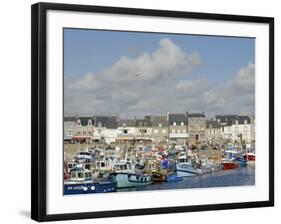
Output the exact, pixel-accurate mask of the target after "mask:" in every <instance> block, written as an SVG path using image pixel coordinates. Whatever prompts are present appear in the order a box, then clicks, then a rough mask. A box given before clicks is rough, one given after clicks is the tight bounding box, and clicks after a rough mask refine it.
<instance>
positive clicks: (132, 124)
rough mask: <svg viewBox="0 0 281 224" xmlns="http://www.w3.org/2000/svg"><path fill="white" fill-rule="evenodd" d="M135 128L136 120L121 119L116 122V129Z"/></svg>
mask: <svg viewBox="0 0 281 224" xmlns="http://www.w3.org/2000/svg"><path fill="white" fill-rule="evenodd" d="M123 126H126V127H135V126H136V120H135V119H122V120H119V121H118V127H123Z"/></svg>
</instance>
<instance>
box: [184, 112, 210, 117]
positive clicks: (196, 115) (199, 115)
mask: <svg viewBox="0 0 281 224" xmlns="http://www.w3.org/2000/svg"><path fill="white" fill-rule="evenodd" d="M187 116H188V117H206V115H205V114H203V113H188V115H187Z"/></svg>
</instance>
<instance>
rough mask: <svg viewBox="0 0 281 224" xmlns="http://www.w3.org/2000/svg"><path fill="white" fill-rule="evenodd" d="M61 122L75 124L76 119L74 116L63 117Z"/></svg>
mask: <svg viewBox="0 0 281 224" xmlns="http://www.w3.org/2000/svg"><path fill="white" fill-rule="evenodd" d="M63 120H64V121H66V122H67V121H70V122H76V120H77V117H75V116H67V117H64V118H63Z"/></svg>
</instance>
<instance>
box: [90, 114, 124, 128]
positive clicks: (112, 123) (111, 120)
mask: <svg viewBox="0 0 281 224" xmlns="http://www.w3.org/2000/svg"><path fill="white" fill-rule="evenodd" d="M100 124H101V126H102V127H106V128H109V129H115V128H117V126H118V125H117V117H115V116H96V117H95V127H98V126H99V125H100Z"/></svg>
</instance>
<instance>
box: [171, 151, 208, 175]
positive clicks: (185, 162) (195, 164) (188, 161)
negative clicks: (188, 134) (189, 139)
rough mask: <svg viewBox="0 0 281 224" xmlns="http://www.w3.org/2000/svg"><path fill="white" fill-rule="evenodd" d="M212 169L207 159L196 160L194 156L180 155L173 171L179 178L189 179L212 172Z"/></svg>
mask: <svg viewBox="0 0 281 224" xmlns="http://www.w3.org/2000/svg"><path fill="white" fill-rule="evenodd" d="M212 170H213V167H212V165H211V164H210V161H209V160H208V159H201V160H199V159H198V158H197V155H196V154H186V153H184V152H183V153H180V155H179V156H178V158H177V160H176V166H175V171H176V172H177V175H179V176H181V177H190V176H195V175H198V174H205V173H210V172H212Z"/></svg>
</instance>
